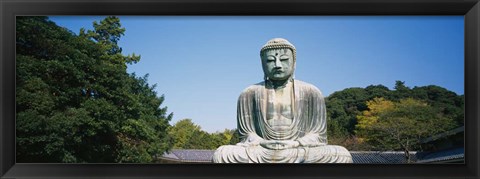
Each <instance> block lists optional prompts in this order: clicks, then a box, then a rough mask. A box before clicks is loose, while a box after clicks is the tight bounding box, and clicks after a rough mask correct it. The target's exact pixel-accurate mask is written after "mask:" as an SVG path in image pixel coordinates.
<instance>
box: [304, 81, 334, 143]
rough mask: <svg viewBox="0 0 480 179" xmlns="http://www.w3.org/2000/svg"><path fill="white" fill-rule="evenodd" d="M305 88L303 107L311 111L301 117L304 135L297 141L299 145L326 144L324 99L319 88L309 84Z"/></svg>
mask: <svg viewBox="0 0 480 179" xmlns="http://www.w3.org/2000/svg"><path fill="white" fill-rule="evenodd" d="M304 90H305V96H303V97H304V98H306V99H308V100H307V101H308V102H306V103H305V104H299V105H305V106H303V107H304V109H305V107H307V106H308V107H309V108H311V112H310V113H309V114H308V116H304V117H303V119H302V120H303V121H302V122H304V123H305V125H301V126H302V128H301V129H300V130H301V131H305V135H303V136H302V137H300V138H298V139H297V141H298V142H299V143H300V145H301V146H308V147H313V146H320V145H326V144H327V124H326V120H327V116H326V114H327V113H326V107H325V101H324V98H323V96H322V93H321V92H320V90H318V89H317V88H316V87H313V86H310V87H308V88H307V89H304ZM306 104H308V105H306Z"/></svg>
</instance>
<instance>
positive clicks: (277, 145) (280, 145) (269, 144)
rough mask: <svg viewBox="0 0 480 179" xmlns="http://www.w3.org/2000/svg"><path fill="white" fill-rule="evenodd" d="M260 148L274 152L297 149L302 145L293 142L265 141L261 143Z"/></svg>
mask: <svg viewBox="0 0 480 179" xmlns="http://www.w3.org/2000/svg"><path fill="white" fill-rule="evenodd" d="M260 146H262V147H264V148H267V149H272V150H283V149H290V148H296V147H298V146H300V143H299V142H298V141H293V140H264V141H262V142H260Z"/></svg>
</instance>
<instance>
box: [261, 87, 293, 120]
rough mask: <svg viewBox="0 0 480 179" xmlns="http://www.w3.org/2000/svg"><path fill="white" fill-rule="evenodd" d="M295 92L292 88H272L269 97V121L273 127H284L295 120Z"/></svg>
mask: <svg viewBox="0 0 480 179" xmlns="http://www.w3.org/2000/svg"><path fill="white" fill-rule="evenodd" d="M292 98H293V94H292V90H291V89H290V88H283V89H278V90H270V91H269V93H268V97H267V111H266V113H267V116H266V117H267V122H268V124H269V125H270V126H271V127H273V128H278V129H283V128H287V127H288V126H290V125H291V124H292V122H293V112H292V103H293V99H292Z"/></svg>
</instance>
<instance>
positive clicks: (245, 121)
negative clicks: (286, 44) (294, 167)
mask: <svg viewBox="0 0 480 179" xmlns="http://www.w3.org/2000/svg"><path fill="white" fill-rule="evenodd" d="M291 86H292V87H293V95H294V97H293V99H294V100H293V101H292V104H291V105H292V109H293V122H292V123H291V125H289V126H287V127H286V128H285V129H282V130H278V129H277V130H275V129H274V128H272V127H271V126H270V125H269V124H268V123H267V117H266V115H267V109H268V106H269V105H272V104H271V103H272V101H271V100H269V98H270V97H271V96H273V95H274V93H275V92H274V89H272V88H268V87H266V85H265V82H261V83H258V84H255V85H252V86H250V87H248V88H247V89H245V90H244V91H243V92H242V93H241V95H240V97H239V99H238V106H237V129H238V130H239V134H240V138H241V139H242V141H241V142H240V143H238V144H236V145H224V146H221V147H219V148H218V149H217V150H216V151H215V153H214V156H213V161H214V162H215V163H351V162H352V159H351V155H350V153H349V152H348V151H347V150H346V149H345V148H343V147H341V146H332V145H327V124H326V109H325V102H324V98H323V96H322V94H321V92H320V90H318V89H317V88H316V87H315V86H313V85H311V84H308V83H305V82H302V81H299V80H294V82H293V84H292V85H291ZM263 140H277V141H286V140H291V141H298V142H299V143H300V146H298V147H296V148H288V149H280V150H275V149H268V148H264V147H262V146H260V145H259V143H260V142H261V141H263Z"/></svg>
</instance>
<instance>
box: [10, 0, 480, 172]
mask: <svg viewBox="0 0 480 179" xmlns="http://www.w3.org/2000/svg"><path fill="white" fill-rule="evenodd" d="M0 11H1V23H0V29H1V36H0V42H1V48H0V54H1V60H0V74H1V75H0V76H1V78H0V91H1V93H0V115H1V117H0V160H1V162H0V177H3V178H55V177H56V178H66V177H77V178H87V177H88V178H116V177H118V178H192V177H203V178H247V177H248V178H301V177H303V178H320V177H321V178H462V179H467V178H471V179H473V178H479V177H480V174H479V161H480V160H479V159H480V158H479V150H480V148H479V146H480V142H479V134H480V133H479V131H478V129H479V128H480V126H479V122H478V120H479V113H480V110H479V109H480V106H479V105H478V103H479V101H480V98H479V89H478V85H479V83H478V82H479V76H480V66H479V63H478V61H479V60H480V58H479V53H480V4H479V0H297V1H294V0H203V1H201V0H175V1H173V0H138V1H137V0H104V1H94V0H68V1H67V0H16V1H13V0H1V1H0ZM19 15H296V16H301V15H464V17H465V97H466V98H465V164H425V165H424V164H416V165H404V164H402V165H356V164H346V165H345V164H328V165H323V164H300V165H298V164H296V165H292V164H259V165H248V164H235V165H222V164H27V163H21V164H17V163H15V17H16V16H19Z"/></svg>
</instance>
